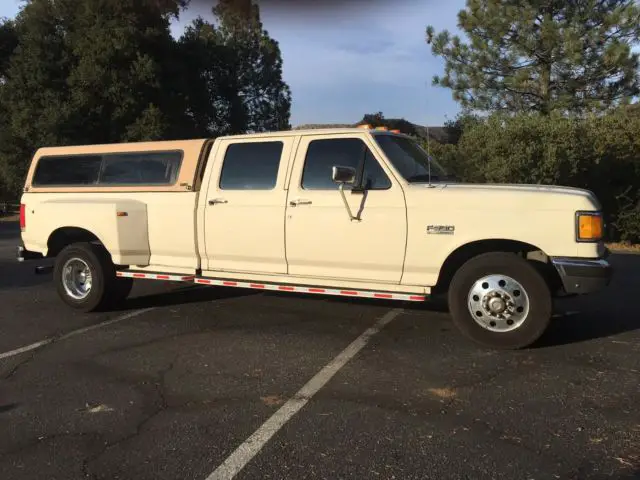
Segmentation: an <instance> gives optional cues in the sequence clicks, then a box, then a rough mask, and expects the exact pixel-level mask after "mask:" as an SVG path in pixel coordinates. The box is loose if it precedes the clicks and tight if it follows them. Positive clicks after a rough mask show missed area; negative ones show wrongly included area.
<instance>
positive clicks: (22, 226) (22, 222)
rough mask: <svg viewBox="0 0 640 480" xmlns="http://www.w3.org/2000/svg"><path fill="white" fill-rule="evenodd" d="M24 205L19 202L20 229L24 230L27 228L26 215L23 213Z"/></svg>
mask: <svg viewBox="0 0 640 480" xmlns="http://www.w3.org/2000/svg"><path fill="white" fill-rule="evenodd" d="M25 210H26V208H25V205H24V203H21V204H20V230H21V231H23V232H24V230H25V229H26V228H27V216H26V215H25Z"/></svg>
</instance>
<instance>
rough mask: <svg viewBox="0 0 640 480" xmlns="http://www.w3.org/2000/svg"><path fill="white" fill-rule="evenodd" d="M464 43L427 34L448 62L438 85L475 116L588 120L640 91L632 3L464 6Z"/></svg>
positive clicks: (637, 22) (637, 9)
mask: <svg viewBox="0 0 640 480" xmlns="http://www.w3.org/2000/svg"><path fill="white" fill-rule="evenodd" d="M458 25H459V27H460V28H461V30H462V31H463V32H464V34H465V35H466V37H467V38H468V42H467V43H465V42H464V41H463V40H462V39H461V38H460V37H459V36H452V35H451V34H450V33H449V32H448V31H447V30H444V31H442V32H440V33H437V34H436V32H435V31H434V28H433V27H432V26H429V27H427V30H426V33H427V35H426V36H427V43H429V44H431V45H432V47H431V48H432V52H433V53H434V55H436V56H438V57H442V58H443V59H444V61H445V72H444V75H443V76H442V77H438V76H436V77H434V79H433V83H434V84H435V85H440V86H442V87H446V88H450V89H452V91H453V97H454V99H456V100H457V101H459V102H460V104H461V105H462V106H463V108H465V109H468V110H476V111H507V112H540V113H542V114H549V113H551V112H554V111H558V112H563V113H585V112H597V111H602V110H604V109H606V108H608V107H610V106H614V105H617V104H620V103H626V102H629V101H630V100H631V99H632V98H633V97H634V96H635V95H637V94H638V93H639V92H640V78H639V73H638V66H639V64H640V63H639V55H638V53H634V52H633V51H632V48H633V46H634V45H636V44H637V43H638V41H639V39H640V6H639V5H638V4H637V2H636V1H635V0H581V1H573V0H572V1H569V0H526V1H521V0H467V4H466V8H465V9H464V10H461V11H460V12H459V13H458Z"/></svg>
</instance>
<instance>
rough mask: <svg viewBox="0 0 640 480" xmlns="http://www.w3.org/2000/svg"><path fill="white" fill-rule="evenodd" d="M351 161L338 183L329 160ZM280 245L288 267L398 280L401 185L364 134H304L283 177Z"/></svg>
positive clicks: (403, 228)
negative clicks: (346, 181)
mask: <svg viewBox="0 0 640 480" xmlns="http://www.w3.org/2000/svg"><path fill="white" fill-rule="evenodd" d="M334 166H344V167H351V168H354V169H356V172H358V173H357V177H356V178H357V185H356V186H354V187H353V188H351V187H349V189H345V196H346V199H347V202H348V204H349V207H350V208H349V209H350V211H351V214H352V215H353V216H354V217H356V219H355V220H354V219H352V218H351V217H350V215H349V211H348V210H347V208H346V206H345V204H344V201H343V199H342V196H341V194H340V192H339V190H338V186H337V185H336V184H335V183H334V182H333V180H332V168H333V167H334ZM286 208H287V210H286V246H287V263H288V265H289V274H291V275H296V276H308V277H328V278H335V279H347V280H348V279H351V280H360V281H372V282H381V283H400V280H401V277H402V269H403V263H404V255H405V248H406V239H407V216H406V206H405V200H404V193H403V191H402V188H401V186H400V185H399V184H398V183H397V181H396V180H395V178H394V176H393V174H392V173H391V171H390V170H389V169H388V168H387V167H386V165H385V164H384V163H383V162H381V161H380V160H379V159H378V158H376V156H375V154H374V153H373V149H372V148H371V144H370V143H369V139H368V137H367V136H366V135H357V134H355V135H354V134H351V135H344V136H339V137H336V136H335V135H332V136H331V137H323V136H322V135H310V136H303V137H302V138H301V141H300V144H299V146H298V148H297V153H296V160H295V162H294V167H293V170H292V174H291V180H290V182H289V195H288V199H287V207H286Z"/></svg>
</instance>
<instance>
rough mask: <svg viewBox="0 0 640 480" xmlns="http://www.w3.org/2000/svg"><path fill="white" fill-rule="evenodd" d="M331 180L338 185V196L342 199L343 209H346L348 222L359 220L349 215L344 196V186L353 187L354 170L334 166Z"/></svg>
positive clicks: (349, 208)
mask: <svg viewBox="0 0 640 480" xmlns="http://www.w3.org/2000/svg"><path fill="white" fill-rule="evenodd" d="M331 178H332V179H333V181H334V182H335V183H337V184H338V189H339V190H340V196H341V197H342V201H343V202H344V208H346V209H347V214H348V215H349V220H351V221H353V220H359V219H358V218H357V217H354V216H353V214H352V213H351V207H350V206H349V202H348V201H347V197H346V196H345V194H344V186H345V185H355V183H356V169H355V168H351V167H338V166H334V167H333V169H332V171H331Z"/></svg>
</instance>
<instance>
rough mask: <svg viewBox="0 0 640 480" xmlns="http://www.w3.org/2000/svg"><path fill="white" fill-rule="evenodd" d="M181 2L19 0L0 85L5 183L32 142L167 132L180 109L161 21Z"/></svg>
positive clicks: (17, 173)
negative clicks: (12, 40) (13, 44)
mask: <svg viewBox="0 0 640 480" xmlns="http://www.w3.org/2000/svg"><path fill="white" fill-rule="evenodd" d="M185 4H186V2H185V1H183V0H137V1H131V0H128V1H121V0H83V1H82V2H77V0H55V1H54V0H29V1H28V2H27V3H26V4H25V6H24V7H23V9H22V10H21V11H20V13H19V14H18V16H17V17H16V19H15V21H14V22H13V28H14V29H15V32H16V33H17V47H15V48H14V49H13V50H12V53H11V54H10V58H9V61H8V66H7V67H6V68H4V71H3V72H2V73H3V76H4V79H3V83H2V85H1V88H0V113H1V114H2V115H0V117H2V118H1V119H0V127H1V128H0V131H1V133H0V173H1V174H2V176H3V178H4V183H6V184H7V185H8V187H9V188H10V189H11V190H12V191H14V192H17V191H18V189H19V186H20V185H21V184H22V182H23V179H24V174H25V171H26V168H27V166H28V162H29V159H30V158H31V155H32V154H33V152H34V150H35V149H37V148H38V147H41V146H45V145H46V146H55V145H69V144H86V143H104V142H106V143H108V142H119V141H128V140H150V139H160V138H162V137H163V136H164V135H165V134H167V132H168V131H170V126H171V125H172V124H175V123H177V121H176V118H180V117H179V113H177V112H180V111H181V110H182V108H181V105H180V102H179V99H176V97H177V93H175V89H173V88H171V86H172V85H173V84H172V83H171V82H172V80H171V78H172V75H171V72H170V71H169V69H168V68H167V64H168V59H171V54H172V52H173V50H172V49H173V39H172V37H171V35H170V31H169V21H170V19H171V18H172V16H175V15H177V14H178V12H179V9H180V8H182V7H183V6H184V5H185ZM9 38H12V37H11V36H9ZM0 58H2V59H5V58H6V57H4V56H3V57H0ZM0 65H1V63H0Z"/></svg>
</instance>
